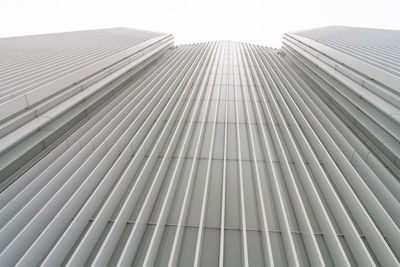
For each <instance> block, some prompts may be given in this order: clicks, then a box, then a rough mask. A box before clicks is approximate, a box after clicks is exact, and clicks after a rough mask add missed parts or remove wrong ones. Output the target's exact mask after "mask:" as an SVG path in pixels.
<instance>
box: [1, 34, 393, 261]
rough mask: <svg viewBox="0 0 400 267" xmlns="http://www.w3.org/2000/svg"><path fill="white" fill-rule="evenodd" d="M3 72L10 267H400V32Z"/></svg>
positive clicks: (23, 55) (77, 50) (58, 40)
mask: <svg viewBox="0 0 400 267" xmlns="http://www.w3.org/2000/svg"><path fill="white" fill-rule="evenodd" d="M0 57H1V66H0V192H1V193H0V265H1V266H14V265H17V266H34V265H43V266H58V265H67V266H82V265H95V266H106V265H119V266H127V265H134V266H153V265H155V266H192V265H193V266H199V265H201V266H217V265H219V266H264V265H265V266H310V265H311V266H399V256H400V231H399V224H400V205H399V200H400V183H399V179H400V160H399V156H400V144H399V139H400V32H399V31H389V30H375V29H361V28H349V27H336V26H332V27H325V28H319V29H314V30H308V31H303V32H297V33H289V34H286V35H285V36H284V37H283V45H282V48H281V49H275V48H269V47H264V46H258V45H252V44H247V43H239V42H231V41H221V42H210V43H198V44H190V45H174V43H173V37H172V35H169V34H162V33H153V32H146V31H138V30H131V29H107V30H95V31H83V32H71V33H59V34H48V35H38V36H25V37H14V38H4V39H0Z"/></svg>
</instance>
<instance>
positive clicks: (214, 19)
mask: <svg viewBox="0 0 400 267" xmlns="http://www.w3.org/2000/svg"><path fill="white" fill-rule="evenodd" d="M327 25H345V26H359V27H372V28H384V29H396V30H400V0H364V1H363V0H355V1H351V0H334V1H322V0H297V1H295V0H272V1H271V0H264V1H262V0H240V1H235V0H197V1H194V0H187V1H184V0H173V1H170V0H164V1H163V0H142V1H133V0H111V1H102V0H90V1H84V0H43V1H42V0H1V1H0V37H8V36H17V35H28V34H39V33H50V32H62V31H73V30H86V29H98V28H110V27H130V28H137V29H144V30H153V31H161V32H168V33H172V34H174V36H175V42H176V43H177V44H182V43H193V42H201V41H214V40H235V41H243V42H250V43H257V44H263V45H268V46H273V47H280V45H281V39H282V35H283V33H285V32H290V31H296V30H301V29H308V28H314V27H320V26H327Z"/></svg>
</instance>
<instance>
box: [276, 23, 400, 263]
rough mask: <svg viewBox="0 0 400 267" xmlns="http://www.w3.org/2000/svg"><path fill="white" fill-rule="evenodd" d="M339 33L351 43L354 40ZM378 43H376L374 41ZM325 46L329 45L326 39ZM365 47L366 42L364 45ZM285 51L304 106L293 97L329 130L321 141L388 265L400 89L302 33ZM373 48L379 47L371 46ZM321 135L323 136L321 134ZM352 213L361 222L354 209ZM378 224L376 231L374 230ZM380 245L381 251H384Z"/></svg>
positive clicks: (317, 125) (395, 241)
mask: <svg viewBox="0 0 400 267" xmlns="http://www.w3.org/2000/svg"><path fill="white" fill-rule="evenodd" d="M353 30H354V29H353ZM300 35H303V34H302V33H300ZM305 35H306V36H307V37H310V38H312V39H315V38H316V37H315V36H317V37H318V38H317V40H319V41H321V40H320V39H319V37H323V35H324V33H323V31H318V30H317V31H315V32H313V31H310V32H306V34H305ZM337 35H338V36H339V37H342V39H344V41H343V40H342V41H343V42H345V43H347V45H351V41H349V40H350V39H351V38H349V36H346V34H344V35H342V36H340V33H339V34H337ZM372 36H374V33H372ZM364 37H365V36H364ZM375 37H376V36H375ZM359 39H360V38H359ZM372 39H373V40H375V39H376V38H372ZM364 41H366V40H365V38H364ZM374 42H375V43H376V40H375V41H371V42H370V43H374ZM378 42H379V41H378ZM321 43H322V44H324V45H326V44H327V43H326V40H322V41H321ZM327 45H332V44H327ZM363 45H364V43H363V42H361V47H363ZM366 46H368V45H366ZM387 46H392V48H393V49H398V47H399V45H398V43H388V44H387V45H386V48H387ZM334 47H335V49H336V46H334ZM283 48H284V58H285V60H283V61H282V62H283V64H284V65H285V67H286V69H287V70H288V71H289V72H292V75H293V76H294V77H297V85H296V86H295V88H296V89H295V90H296V91H297V94H298V96H299V97H300V99H301V98H302V99H303V101H304V102H299V101H296V99H295V98H294V100H295V102H296V104H297V105H298V106H299V108H301V105H303V103H304V106H308V108H309V111H307V113H309V115H308V116H309V119H308V118H307V120H309V122H310V124H311V123H312V124H311V125H313V126H312V127H313V129H315V131H316V132H321V131H323V129H324V128H325V130H324V131H325V132H326V133H324V135H326V136H327V137H326V138H324V139H321V141H322V142H323V143H325V144H324V145H325V147H326V149H327V151H328V152H329V153H330V154H331V155H334V157H333V158H334V160H335V163H336V164H337V166H338V167H339V169H340V170H341V172H342V173H343V174H344V177H345V178H346V179H347V182H348V184H349V185H350V186H351V188H352V190H353V192H354V194H355V196H356V197H357V198H358V200H359V202H360V203H361V204H362V205H363V207H364V209H365V212H366V213H367V214H368V215H369V217H370V218H371V219H370V220H369V221H370V222H369V223H366V221H365V220H362V219H361V218H360V219H359V222H357V223H358V225H359V227H360V229H361V231H362V233H363V234H364V235H365V237H366V240H367V241H368V242H369V246H370V247H371V248H372V249H373V251H374V252H375V254H376V257H377V259H378V260H379V262H380V263H381V264H383V265H384V264H387V263H386V261H387V260H388V259H390V257H389V255H390V254H388V253H387V252H386V253H385V250H388V249H391V250H392V251H393V252H394V253H395V255H396V256H395V257H397V260H398V257H399V254H400V251H399V247H400V237H399V235H400V234H399V225H400V217H399V216H400V214H399V210H400V206H399V199H400V190H399V189H400V184H399V178H400V171H399V166H398V162H399V160H398V159H399V158H398V155H399V154H398V147H399V136H398V130H399V123H398V120H397V118H396V115H395V114H398V112H399V102H398V100H399V96H398V94H397V93H396V91H397V90H398V88H389V87H385V86H384V85H382V84H380V83H377V82H376V81H374V80H373V79H371V77H369V76H368V75H367V73H364V72H362V67H360V68H355V69H354V68H353V67H354V66H351V65H346V64H343V63H342V62H340V61H337V60H336V58H334V57H331V56H332V54H331V55H328V54H327V53H325V52H327V51H323V52H324V53H323V52H322V51H321V49H323V47H322V48H321V46H320V45H314V44H312V43H307V41H304V39H298V38H297V35H293V34H292V35H290V36H286V37H285V39H284V46H283ZM364 48H365V47H364ZM368 48H369V49H375V48H374V47H373V46H371V45H369V47H368ZM338 49H339V48H338ZM380 49H381V48H376V52H377V53H378V54H379V53H380V52H382V50H380ZM339 50H340V49H339ZM387 50H388V51H390V49H387ZM350 54H351V53H350ZM351 56H354V55H353V54H351ZM360 59H361V60H363V59H364V58H360ZM285 77H288V76H287V75H285ZM305 114H306V113H305ZM311 114H312V115H311ZM312 117H315V118H312ZM312 121H314V122H312ZM322 133H323V132H321V133H320V134H319V135H321V136H322ZM328 136H329V138H328ZM335 150H336V151H335ZM340 151H341V153H340ZM352 214H353V215H352V216H354V218H355V219H356V220H358V219H357V216H356V213H355V212H354V211H352ZM373 226H374V227H376V228H377V229H376V230H374V229H373ZM367 228H370V229H367ZM367 230H368V231H367ZM378 231H379V232H378ZM374 232H376V233H375V234H374ZM374 235H375V238H374V237H373V236H374ZM379 235H381V236H382V237H383V241H386V242H387V246H386V247H385V246H384V245H385V244H384V243H383V244H382V241H380V242H377V238H379ZM379 243H381V246H382V247H379V245H378V244H379ZM382 248H384V249H382ZM378 251H379V253H377V252H378ZM394 262H396V261H395V260H394Z"/></svg>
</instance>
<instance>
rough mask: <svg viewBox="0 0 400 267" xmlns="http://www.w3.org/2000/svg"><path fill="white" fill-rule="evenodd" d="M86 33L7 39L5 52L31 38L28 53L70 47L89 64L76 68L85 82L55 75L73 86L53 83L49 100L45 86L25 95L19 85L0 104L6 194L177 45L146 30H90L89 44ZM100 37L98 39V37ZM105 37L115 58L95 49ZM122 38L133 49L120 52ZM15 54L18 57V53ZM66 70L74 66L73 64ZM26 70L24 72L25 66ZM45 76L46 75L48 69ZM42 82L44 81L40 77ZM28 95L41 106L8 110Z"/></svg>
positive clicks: (0, 166) (0, 170)
mask: <svg viewBox="0 0 400 267" xmlns="http://www.w3.org/2000/svg"><path fill="white" fill-rule="evenodd" d="M84 33H87V32H77V33H65V34H55V35H54V36H52V37H51V36H50V37H49V36H44V37H43V36H42V38H37V36H31V37H19V38H16V39H17V40H14V39H13V38H11V39H10V40H8V41H7V39H6V40H4V39H2V40H0V46H2V52H4V51H7V49H8V50H10V49H11V48H10V47H9V46H10V45H11V44H15V43H16V46H17V48H18V44H19V43H18V42H17V41H18V40H19V39H21V38H22V40H25V39H28V40H30V41H29V42H27V43H24V42H22V44H21V46H22V47H27V48H26V52H29V51H30V52H32V53H34V52H35V51H37V50H40V48H41V49H42V50H43V51H44V52H45V53H51V52H54V51H58V50H62V51H63V50H68V49H69V50H71V51H72V52H73V53H72V55H67V56H66V57H68V58H70V59H73V58H77V60H78V61H79V62H81V63H82V65H85V66H86V67H82V68H78V69H74V71H76V73H77V75H78V76H79V77H81V78H78V77H77V76H76V75H75V74H73V73H75V72H74V71H72V70H71V71H72V72H71V73H72V74H71V75H66V74H65V73H64V74H62V75H63V76H62V77H61V78H60V79H58V78H56V77H53V76H51V75H50V76H51V77H52V80H53V81H55V82H58V81H60V80H65V79H67V78H66V77H68V80H70V81H71V83H73V85H72V86H66V87H60V86H56V85H55V84H52V82H49V83H46V88H47V87H48V86H50V87H49V88H51V90H50V91H51V95H50V96H48V95H46V96H44V95H43V94H42V93H41V92H42V89H43V88H44V87H35V88H34V90H30V89H29V88H27V87H23V88H24V90H25V89H26V90H27V91H26V92H25V93H24V94H22V95H21V94H19V93H18V92H19V90H17V89H16V88H14V87H13V88H12V90H11V91H12V94H10V95H8V96H10V97H11V100H9V101H5V102H2V103H0V106H1V105H3V104H4V106H1V107H0V109H1V111H0V113H1V116H2V120H1V121H0V191H2V190H4V188H6V187H7V186H8V185H9V184H10V183H12V182H13V181H14V180H15V179H17V178H18V177H19V176H20V175H21V174H22V173H23V172H24V171H26V170H27V169H29V168H30V167H32V166H33V165H34V164H35V163H36V162H37V161H38V160H39V159H40V158H41V157H43V156H44V155H45V154H47V153H48V151H50V150H52V149H53V148H54V147H55V146H57V144H58V143H59V141H60V140H62V139H63V138H65V137H68V136H69V135H70V134H71V132H73V131H74V130H75V129H76V128H78V127H79V124H82V121H84V120H86V119H87V118H88V117H89V116H90V114H91V113H92V112H93V111H94V110H95V109H98V108H101V106H102V105H104V103H106V102H107V101H110V99H112V98H113V97H114V96H115V95H116V94H118V92H119V91H120V90H122V91H123V90H125V89H126V84H127V83H129V82H130V80H132V77H134V75H140V72H142V71H143V69H145V68H146V66H148V65H149V64H150V63H151V62H152V61H154V60H156V59H157V58H158V57H159V56H160V55H161V54H163V53H164V52H166V51H167V50H168V49H169V48H170V47H171V46H172V42H173V41H172V36H170V35H160V34H156V33H147V34H146V32H141V31H139V32H136V31H129V30H124V29H121V30H116V29H113V30H103V31H101V30H100V31H93V32H89V33H88V36H86V38H87V40H86V39H85V38H83V37H84V36H85V34H84ZM94 34H95V36H93V35H94ZM96 36H97V37H96ZM157 36H158V37H157ZM78 37H79V38H81V39H82V38H83V40H82V41H81V40H80V39H79V38H78ZM94 37H96V38H94ZM102 37H103V39H104V40H103V43H100V44H99V45H102V47H105V48H107V49H109V50H110V52H109V54H111V55H109V54H104V53H103V51H102V50H98V49H97V50H96V49H93V48H92V47H91V46H90V45H89V44H92V45H93V43H96V40H97V39H99V40H100V39H102ZM111 37H112V38H111ZM68 38H70V39H71V40H75V41H76V43H75V42H74V43H72V44H71V42H69V43H68V42H67V43H66V42H65V41H66V40H65V39H68ZM113 38H115V40H114V39H113ZM31 39H33V40H31ZM36 39H38V40H36ZM54 39H56V40H58V39H61V40H63V41H64V42H63V43H62V44H59V43H57V42H56V41H55V40H54ZM121 39H126V41H127V46H126V47H124V48H123V49H122V48H121V49H117V48H116V47H115V46H114V44H115V42H118V41H119V40H121ZM35 40H36V41H35ZM46 40H48V42H46ZM8 42H9V43H8ZM10 43H11V44H10ZM29 44H31V46H29ZM17 48H15V49H17ZM113 48H115V49H113ZM86 49H89V50H90V49H93V51H94V52H93V53H95V54H91V53H86V52H85V50H86ZM24 51H25V50H24ZM40 51H41V50H40ZM80 53H82V54H84V55H86V54H89V55H88V60H90V62H92V63H91V64H89V63H85V61H84V60H83V59H82V60H80V59H81V58H80V57H79V56H77V54H80ZM96 53H97V54H96ZM10 54H11V55H14V53H10ZM6 55H7V53H6ZM14 56H15V55H14ZM98 57H102V58H103V59H104V60H105V61H102V60H99V58H98ZM16 61H17V63H18V64H22V63H21V60H18V59H16ZM53 61H54V62H53ZM64 61H68V60H67V59H65V58H64V59H62V60H60V61H59V63H60V64H64ZM52 62H53V63H57V62H58V61H57V60H55V59H54V60H53V59H50V61H49V62H45V63H43V67H44V66H47V65H49V64H50V63H52ZM93 62H94V63H93ZM39 63H40V62H39V61H35V62H33V63H32V64H34V69H33V70H36V69H37V70H43V69H42V68H41V67H39V66H38V64H39ZM7 66H8V65H7V64H5V65H4V68H7ZM35 66H36V67H35ZM100 66H101V68H102V69H101V70H98V71H97V70H95V69H94V68H98V67H100ZM66 67H67V68H72V67H71V66H70V65H69V64H68V63H67V64H66ZM21 68H22V69H24V66H22V67H20V69H21ZM51 69H53V68H51ZM33 70H30V69H28V70H27V72H28V73H30V72H31V71H33ZM43 72H45V71H44V70H43ZM40 73H42V72H40ZM1 74H3V76H5V77H7V75H8V74H5V71H4V70H0V75H1ZM17 74H18V73H17ZM74 75H75V76H74ZM27 76H29V75H27ZM32 79H33V78H32ZM32 79H31V78H29V81H30V82H32V84H33V83H34V82H33V80H32ZM38 79H39V80H41V81H42V80H43V78H40V77H39V78H38ZM8 85H9V83H8V82H4V86H8ZM59 85H60V84H59ZM65 85H66V84H65ZM2 89H4V88H2ZM6 91H7V90H2V91H1V92H3V93H7V92H6ZM28 91H29V92H28ZM27 92H28V93H29V94H30V93H32V94H33V95H35V94H36V95H37V96H39V98H42V97H43V99H39V98H37V100H38V101H37V103H30V104H29V108H28V107H25V108H23V107H22V108H21V109H20V108H19V107H18V106H15V108H17V109H18V110H13V108H14V107H13V108H11V109H9V108H8V105H13V104H12V101H14V100H15V99H17V98H19V97H21V96H22V97H26V94H28V93H27ZM3 108H5V109H6V111H4V110H3ZM3 111H4V112H3ZM7 114H8V115H7ZM3 115H4V116H3ZM9 115H11V116H9Z"/></svg>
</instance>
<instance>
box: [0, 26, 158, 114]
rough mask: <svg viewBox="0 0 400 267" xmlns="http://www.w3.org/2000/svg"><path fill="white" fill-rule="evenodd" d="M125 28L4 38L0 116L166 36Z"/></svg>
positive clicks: (1, 41) (0, 42)
mask: <svg viewBox="0 0 400 267" xmlns="http://www.w3.org/2000/svg"><path fill="white" fill-rule="evenodd" d="M165 37H166V35H165V34H162V33H153V32H146V31H140V30H132V29H126V28H117V29H106V30H91V31H79V32H67V33H56V34H44V35H34V36H22V37H13V38H1V39H0V60H1V63H2V64H1V66H0V120H3V119H5V118H7V117H8V116H12V115H13V114H14V113H17V112H19V111H21V110H23V109H24V108H27V107H30V106H32V105H34V104H36V103H38V102H40V101H41V100H43V99H45V98H47V97H49V96H52V95H54V94H56V93H58V92H59V91H61V90H63V89H64V88H66V87H68V86H72V85H73V84H75V83H77V82H80V81H81V80H83V79H85V78H87V77H88V76H90V75H93V74H95V73H97V72H98V71H101V70H103V69H105V68H107V67H109V66H110V65H113V64H115V63H116V62H118V61H120V60H122V59H124V58H126V57H128V56H129V55H132V54H134V53H138V52H139V51H140V50H142V49H144V48H146V47H147V46H149V45H151V44H154V43H155V42H156V41H158V40H160V39H163V38H165Z"/></svg>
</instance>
